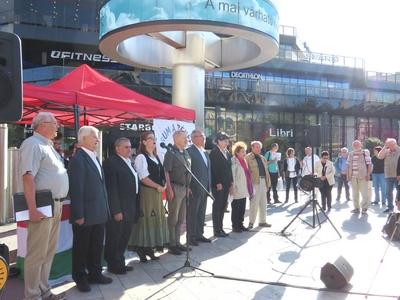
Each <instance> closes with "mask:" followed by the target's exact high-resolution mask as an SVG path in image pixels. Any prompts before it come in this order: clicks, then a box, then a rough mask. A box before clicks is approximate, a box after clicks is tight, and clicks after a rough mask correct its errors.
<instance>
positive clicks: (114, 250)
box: [104, 220, 133, 270]
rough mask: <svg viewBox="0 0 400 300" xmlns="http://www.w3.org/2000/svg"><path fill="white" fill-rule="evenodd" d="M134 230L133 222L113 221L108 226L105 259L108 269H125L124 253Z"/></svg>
mask: <svg viewBox="0 0 400 300" xmlns="http://www.w3.org/2000/svg"><path fill="white" fill-rule="evenodd" d="M132 228H133V222H126V221H121V222H116V221H114V220H111V221H108V223H107V224H106V244H105V247H104V259H105V260H106V261H107V266H108V268H110V269H117V270H118V269H123V268H124V267H125V256H124V252H125V250H126V248H127V247H128V241H129V237H130V235H131V231H132Z"/></svg>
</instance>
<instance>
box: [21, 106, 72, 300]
mask: <svg viewBox="0 0 400 300" xmlns="http://www.w3.org/2000/svg"><path fill="white" fill-rule="evenodd" d="M32 127H33V131H34V133H33V136H31V137H29V138H27V139H26V140H25V141H24V142H23V143H22V145H21V148H20V158H21V161H20V171H21V179H22V183H23V190H24V194H25V198H26V202H27V205H28V209H29V221H28V238H27V252H26V257H25V261H24V282H25V299H47V300H50V299H53V300H54V299H63V298H64V295H65V294H64V293H63V294H59V295H55V294H52V293H51V290H50V285H49V282H48V279H49V274H50V269H51V265H52V262H53V257H54V254H55V252H56V247H57V241H58V237H59V225H60V219H61V212H62V203H61V202H62V200H63V199H64V198H65V197H66V196H67V194H68V175H67V170H66V169H65V168H64V164H63V162H62V161H61V159H60V156H59V155H58V154H57V152H56V151H55V149H54V147H53V142H52V139H53V138H54V137H55V136H56V133H57V128H58V124H57V120H56V119H55V118H54V116H53V114H51V113H48V112H40V113H39V114H37V115H36V116H35V117H34V118H33V120H32ZM44 189H49V190H50V191H51V193H52V197H53V199H54V210H53V217H52V218H46V217H45V216H44V215H43V214H42V213H41V212H40V211H38V209H37V206H36V198H35V195H36V191H38V190H44Z"/></svg>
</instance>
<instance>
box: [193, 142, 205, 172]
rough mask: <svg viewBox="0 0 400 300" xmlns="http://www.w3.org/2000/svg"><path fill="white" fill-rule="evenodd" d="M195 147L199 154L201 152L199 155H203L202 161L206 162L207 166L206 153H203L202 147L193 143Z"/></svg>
mask: <svg viewBox="0 0 400 300" xmlns="http://www.w3.org/2000/svg"><path fill="white" fill-rule="evenodd" d="M194 146H195V147H196V148H197V150H199V152H200V154H201V157H203V160H204V163H205V164H206V166H207V167H208V161H207V156H206V154H205V153H204V151H205V150H204V148H203V147H201V148H200V147H197V146H196V145H194Z"/></svg>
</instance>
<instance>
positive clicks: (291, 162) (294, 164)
mask: <svg viewBox="0 0 400 300" xmlns="http://www.w3.org/2000/svg"><path fill="white" fill-rule="evenodd" d="M294 154H295V152H294V149H293V148H288V149H287V150H286V159H285V160H284V162H283V171H284V174H285V181H286V200H285V203H287V202H288V201H289V190H290V184H292V185H293V191H294V202H298V196H297V195H298V193H297V176H298V175H299V172H300V161H299V160H298V159H297V158H296V157H295V156H294Z"/></svg>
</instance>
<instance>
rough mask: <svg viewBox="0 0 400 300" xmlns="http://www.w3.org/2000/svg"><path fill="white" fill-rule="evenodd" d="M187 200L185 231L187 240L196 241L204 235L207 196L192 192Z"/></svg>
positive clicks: (200, 192)
mask: <svg viewBox="0 0 400 300" xmlns="http://www.w3.org/2000/svg"><path fill="white" fill-rule="evenodd" d="M192 192H193V193H192V196H191V197H190V198H189V207H188V219H187V223H188V224H187V225H188V226H187V230H188V234H189V239H191V240H196V239H198V238H201V237H202V236H203V234H204V222H205V219H206V208H207V194H206V192H204V191H192Z"/></svg>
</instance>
